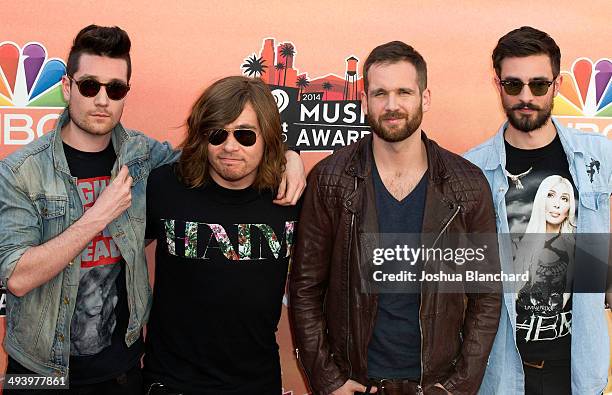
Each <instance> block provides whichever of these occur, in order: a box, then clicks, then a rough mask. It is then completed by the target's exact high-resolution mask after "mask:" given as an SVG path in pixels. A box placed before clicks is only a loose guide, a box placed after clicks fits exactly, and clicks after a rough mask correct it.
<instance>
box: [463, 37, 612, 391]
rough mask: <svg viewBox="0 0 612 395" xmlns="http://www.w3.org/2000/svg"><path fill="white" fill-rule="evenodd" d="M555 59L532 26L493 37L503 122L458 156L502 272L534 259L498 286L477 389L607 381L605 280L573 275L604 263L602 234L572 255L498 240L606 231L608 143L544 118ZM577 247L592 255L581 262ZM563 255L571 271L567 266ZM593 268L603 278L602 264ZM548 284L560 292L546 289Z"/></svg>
mask: <svg viewBox="0 0 612 395" xmlns="http://www.w3.org/2000/svg"><path fill="white" fill-rule="evenodd" d="M560 58H561V53H560V50H559V47H558V46H557V44H556V43H555V41H554V40H553V39H552V38H551V37H550V36H549V35H548V34H546V33H545V32H542V31H539V30H536V29H534V28H531V27H522V28H520V29H516V30H513V31H511V32H509V33H508V34H506V35H505V36H503V37H502V38H501V39H500V40H499V42H498V44H497V47H496V48H495V49H494V51H493V65H494V68H495V72H496V78H495V82H496V84H497V87H498V90H499V93H500V97H501V100H502V105H503V107H504V110H505V111H506V115H507V117H508V121H507V122H506V123H504V125H502V127H501V128H500V129H499V131H498V132H497V134H496V135H495V136H494V137H493V138H492V139H490V140H488V141H487V142H485V143H483V144H481V145H480V146H478V147H476V148H474V149H472V150H470V151H469V152H468V153H466V155H465V156H466V158H467V159H469V160H470V161H472V162H473V163H475V164H477V165H478V166H479V167H480V168H481V169H482V170H483V172H484V174H485V176H486V177H487V180H488V181H489V184H490V186H491V190H492V193H493V201H494V203H495V209H496V213H497V220H496V221H497V229H498V232H499V233H500V234H502V237H501V238H500V257H501V262H502V270H505V271H513V270H515V269H513V268H512V265H513V262H514V263H515V264H516V263H521V258H522V257H525V256H528V255H534V256H537V257H538V258H537V259H536V260H535V262H536V263H533V262H534V261H531V262H532V263H531V265H535V266H536V267H535V268H534V267H531V269H532V270H531V273H532V278H530V281H529V282H528V283H527V284H525V287H523V288H520V289H511V288H512V287H510V286H508V287H506V284H504V287H505V294H504V302H505V303H504V306H505V307H504V309H503V311H502V315H501V320H500V326H499V330H498V333H497V336H496V339H495V343H494V345H493V350H492V351H491V355H490V357H489V361H488V366H487V370H486V373H485V378H484V380H483V383H482V386H481V388H480V393H482V394H521V393H527V394H570V393H573V394H601V393H602V391H603V389H604V387H605V385H606V380H607V374H608V367H609V361H610V356H609V341H608V336H607V326H606V322H605V316H604V289H605V280H604V281H603V282H604V284H600V285H599V286H597V287H593V288H594V289H593V288H592V289H588V290H585V289H584V288H583V287H581V286H580V285H578V283H577V280H578V278H579V277H580V276H583V275H584V274H585V271H588V270H589V269H587V268H586V267H585V266H584V264H585V263H587V262H593V261H597V260H598V261H600V262H607V254H608V241H609V240H608V236H607V235H606V236H605V237H601V238H600V237H595V236H593V235H590V236H584V237H585V238H586V237H590V238H593V239H595V244H592V245H590V246H589V247H588V248H584V247H583V248H580V244H579V243H580V241H576V243H577V244H576V248H575V251H576V252H575V253H573V252H572V251H574V250H573V249H571V250H563V249H562V248H559V244H557V245H556V246H555V242H554V241H552V242H547V243H543V244H542V245H541V246H540V247H538V248H535V251H529V248H528V247H527V246H528V245H530V244H529V243H533V240H535V238H537V237H538V235H533V234H532V235H529V236H525V237H522V239H521V241H520V242H518V243H517V244H515V245H514V248H513V245H512V243H511V242H510V240H509V239H508V238H504V237H503V234H506V236H507V234H508V233H518V234H519V235H522V234H524V233H547V234H549V235H550V234H553V235H554V236H552V238H553V239H554V238H555V237H557V236H560V235H561V234H563V233H577V234H579V235H580V234H583V235H584V234H585V233H589V234H595V233H601V234H609V232H610V205H609V204H610V199H609V198H610V192H611V191H612V186H611V176H612V167H611V166H612V144H610V141H609V140H608V139H607V138H606V137H605V136H602V135H597V134H593V133H585V132H579V131H577V130H573V129H569V128H566V127H564V126H563V125H561V124H560V123H559V122H558V121H557V120H555V119H553V118H551V116H550V115H551V110H552V107H553V101H554V98H555V96H556V95H557V94H558V93H559V90H560V87H561V84H562V76H561V75H560V74H559V70H560ZM538 224H539V225H538ZM539 237H542V236H539ZM548 237H551V236H548ZM577 240H580V239H577ZM531 245H532V244H531ZM585 250H587V251H588V252H589V253H590V254H592V255H593V256H594V257H595V258H596V259H592V258H591V259H589V260H585V259H580V257H579V254H580V251H582V252H584V251H585ZM572 256H573V259H574V260H575V262H576V266H575V270H574V272H573V275H572V272H571V271H570V270H568V262H569V261H570V260H571V259H572ZM543 257H544V258H543ZM546 257H548V258H546ZM550 257H552V258H550ZM596 270H601V274H603V275H602V276H600V278H604V279H605V277H606V276H605V265H600V266H599V267H596ZM552 277H556V278H555V279H552ZM595 278H596V277H595ZM557 280H561V281H557ZM555 283H556V284H561V290H559V289H557V290H555V285H554V284H555ZM572 284H573V285H572ZM591 284H592V282H591ZM555 295H556V296H555Z"/></svg>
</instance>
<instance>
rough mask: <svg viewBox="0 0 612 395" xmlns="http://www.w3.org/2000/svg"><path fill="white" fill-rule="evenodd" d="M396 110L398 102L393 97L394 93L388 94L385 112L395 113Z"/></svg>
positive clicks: (395, 97) (394, 96)
mask: <svg viewBox="0 0 612 395" xmlns="http://www.w3.org/2000/svg"><path fill="white" fill-rule="evenodd" d="M397 109H399V102H398V100H397V96H396V95H395V93H390V94H389V95H387V102H386V103H385V110H387V111H396V110H397Z"/></svg>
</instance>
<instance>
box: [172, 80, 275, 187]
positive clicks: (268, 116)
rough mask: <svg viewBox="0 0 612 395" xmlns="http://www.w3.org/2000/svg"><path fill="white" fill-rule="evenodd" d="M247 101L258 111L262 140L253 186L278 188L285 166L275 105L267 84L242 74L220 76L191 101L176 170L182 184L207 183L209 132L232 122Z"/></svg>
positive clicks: (208, 175) (208, 177) (256, 112)
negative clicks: (260, 156) (262, 149)
mask: <svg viewBox="0 0 612 395" xmlns="http://www.w3.org/2000/svg"><path fill="white" fill-rule="evenodd" d="M247 103H249V104H250V105H251V106H252V107H253V110H254V111H255V114H257V122H258V123H259V128H260V129H261V130H260V132H261V136H259V137H258V138H263V141H264V154H263V158H262V160H261V163H260V164H259V167H258V168H257V176H256V178H255V181H254V182H253V185H252V186H253V187H254V188H256V189H259V190H264V189H270V190H275V189H277V188H278V186H279V185H280V182H281V177H282V174H283V173H284V171H285V165H286V160H285V145H284V144H283V140H282V128H281V120H280V114H279V112H278V107H277V106H276V101H275V100H274V96H272V92H270V88H269V87H268V85H266V84H265V83H264V82H263V81H262V80H261V79H259V78H249V77H244V76H232V77H225V78H222V79H220V80H219V81H217V82H215V83H214V84H212V85H211V86H209V87H208V88H206V90H204V92H203V93H202V95H200V97H199V98H198V100H196V102H195V103H194V105H193V107H192V109H191V114H190V115H189V118H188V119H187V136H186V137H185V140H183V142H182V144H181V148H182V154H181V157H180V159H179V161H178V169H177V170H178V176H179V178H180V179H181V181H182V182H183V183H184V184H185V185H187V186H188V187H190V188H197V187H200V186H202V185H204V184H206V183H207V182H208V180H209V179H210V173H209V169H210V165H209V163H208V132H209V131H210V130H213V129H218V128H223V127H225V125H227V124H229V123H232V122H233V121H234V120H235V119H236V118H238V117H239V116H240V114H241V113H242V111H243V110H244V107H245V106H246V105H247Z"/></svg>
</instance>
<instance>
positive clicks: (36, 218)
mask: <svg viewBox="0 0 612 395" xmlns="http://www.w3.org/2000/svg"><path fill="white" fill-rule="evenodd" d="M68 121H69V115H68V111H67V110H66V111H64V113H63V114H62V115H61V117H60V118H59V120H58V122H57V126H56V128H55V129H54V130H53V131H51V132H49V133H47V134H45V135H44V136H42V137H41V138H40V139H38V140H36V141H34V142H32V143H31V144H28V145H27V146H26V147H24V148H23V149H22V150H20V151H17V152H15V153H13V154H11V155H10V156H8V157H7V158H5V159H3V160H2V161H0V229H1V231H0V278H3V279H7V278H8V277H9V276H10V275H11V273H12V272H13V269H14V268H15V265H16V264H17V262H18V261H19V259H20V258H21V256H22V255H23V254H24V253H25V251H26V250H27V249H28V248H30V247H32V246H37V245H40V244H43V243H45V242H47V241H48V240H50V239H52V238H54V237H55V236H57V235H59V234H60V233H62V232H63V231H64V230H66V229H67V228H68V227H69V226H70V225H72V224H73V223H74V222H75V221H76V220H78V219H79V218H80V217H81V215H82V214H83V204H82V201H83V200H82V198H81V197H80V196H79V192H78V189H77V186H76V181H77V180H76V178H75V177H72V176H71V175H70V171H69V169H68V163H67V162H66V156H65V154H64V148H63V144H62V139H61V133H60V130H61V128H62V126H63V125H65V124H66V122H68ZM112 141H113V146H114V148H115V151H116V153H117V160H116V161H115V164H114V167H113V170H112V174H116V173H117V172H118V170H119V169H120V167H121V166H122V165H124V164H125V165H127V166H128V168H129V171H130V175H131V176H132V178H133V185H132V204H131V206H130V208H128V209H127V210H126V211H125V212H124V213H123V214H121V215H120V216H119V217H118V218H116V219H115V220H114V221H112V222H111V223H110V224H109V225H108V230H109V232H110V234H111V235H112V237H113V240H114V241H115V242H116V243H117V246H118V247H119V250H120V251H121V255H122V256H123V258H124V259H125V262H126V265H125V267H126V271H125V272H126V286H127V296H128V305H129V311H130V318H129V323H128V328H127V333H126V334H125V342H126V344H127V345H128V346H129V345H132V344H133V343H134V342H135V341H136V340H137V339H138V337H139V336H140V332H141V329H142V326H143V325H144V324H145V322H146V321H147V319H148V315H149V310H150V307H151V289H150V286H149V275H148V270H147V265H146V260H145V252H144V233H145V219H146V207H145V205H146V199H145V192H146V189H147V187H146V182H147V177H148V175H149V172H150V171H151V169H153V168H155V167H158V166H160V165H162V164H165V163H168V162H170V161H173V160H176V158H177V156H178V153H177V152H174V151H172V149H171V147H170V146H169V145H168V144H166V143H164V144H162V143H159V142H157V141H156V140H154V139H151V138H149V137H146V136H145V135H143V134H142V133H139V132H136V131H132V130H127V129H124V128H123V127H122V126H121V124H118V125H117V126H116V127H115V128H114V130H113V131H112ZM43 264H44V262H41V265H43ZM80 267H81V262H80V255H79V256H76V257H75V258H74V259H73V261H72V262H70V263H69V264H68V265H67V266H66V268H65V269H64V270H62V271H61V272H60V273H58V274H57V276H55V277H54V278H52V279H51V280H49V281H48V282H47V283H45V284H43V285H41V286H40V287H38V288H35V289H33V290H32V291H30V292H29V293H27V294H26V295H25V296H23V297H16V296H15V295H12V294H11V293H10V292H7V307H6V335H5V338H4V349H5V350H6V352H7V353H8V354H9V355H10V356H11V357H13V358H14V359H15V360H17V362H19V363H20V364H22V365H23V366H24V367H26V368H27V369H29V370H32V371H35V372H37V373H39V374H45V375H63V376H65V375H67V374H68V361H69V358H70V322H71V321H72V315H73V313H74V310H75V301H76V297H77V290H78V285H79V270H80Z"/></svg>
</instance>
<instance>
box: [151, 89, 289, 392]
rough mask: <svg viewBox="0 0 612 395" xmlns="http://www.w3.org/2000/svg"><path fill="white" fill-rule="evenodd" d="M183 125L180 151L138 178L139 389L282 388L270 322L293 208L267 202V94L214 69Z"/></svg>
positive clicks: (279, 294)
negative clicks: (142, 287)
mask: <svg viewBox="0 0 612 395" xmlns="http://www.w3.org/2000/svg"><path fill="white" fill-rule="evenodd" d="M187 126H188V132H187V136H186V138H185V140H184V142H183V144H182V150H183V154H182V156H181V159H180V160H179V162H178V163H176V164H174V165H167V166H163V167H161V168H159V169H157V170H155V171H153V172H152V173H151V176H150V177H149V183H148V188H147V238H151V239H156V240H157V249H156V272H155V279H156V280H155V289H154V297H153V299H154V303H153V309H152V313H151V320H150V323H149V326H148V334H147V341H146V356H145V382H146V383H147V385H146V389H147V391H149V392H150V391H159V392H161V393H210V394H226V393H232V394H264V393H265V394H273V393H280V392H281V376H280V360H279V355H278V345H277V344H276V339H275V331H276V328H277V324H278V321H279V319H280V314H281V304H282V298H283V293H284V289H285V279H286V274H287V269H288V263H289V258H290V256H291V251H292V245H293V240H294V237H295V236H294V229H295V225H296V223H297V219H298V211H299V207H297V206H290V207H283V206H279V205H275V204H274V198H275V196H276V193H277V190H278V188H279V186H280V184H281V175H282V173H283V170H284V167H285V163H286V160H285V148H284V145H283V143H282V135H281V123H280V116H279V113H278V110H277V107H276V103H275V101H274V98H273V96H272V94H271V92H270V90H269V88H268V87H267V86H266V85H265V84H264V83H263V82H262V81H261V80H259V79H251V78H247V77H227V78H223V79H221V80H219V81H217V82H215V83H214V84H212V85H211V86H210V87H208V88H207V89H206V90H205V91H204V93H203V94H202V95H201V96H200V98H199V99H198V100H197V101H196V102H195V104H194V106H193V108H192V111H191V115H190V116H189V119H188V121H187ZM163 391H166V392H163Z"/></svg>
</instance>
